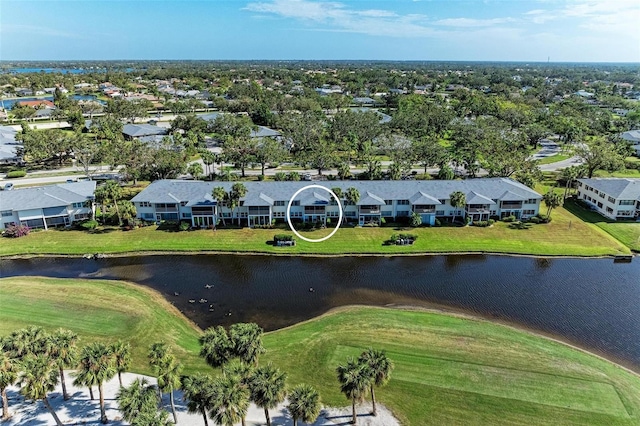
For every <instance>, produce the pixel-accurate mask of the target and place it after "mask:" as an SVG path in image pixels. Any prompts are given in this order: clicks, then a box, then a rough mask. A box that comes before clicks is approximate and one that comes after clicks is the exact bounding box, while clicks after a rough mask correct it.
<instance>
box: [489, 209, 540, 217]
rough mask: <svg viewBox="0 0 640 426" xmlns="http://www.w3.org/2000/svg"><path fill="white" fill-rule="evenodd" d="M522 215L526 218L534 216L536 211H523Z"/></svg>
mask: <svg viewBox="0 0 640 426" xmlns="http://www.w3.org/2000/svg"><path fill="white" fill-rule="evenodd" d="M522 214H523V215H524V216H533V215H534V214H536V211H535V210H523V211H522ZM492 216H493V215H492Z"/></svg>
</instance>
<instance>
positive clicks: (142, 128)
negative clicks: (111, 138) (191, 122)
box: [122, 124, 167, 138]
mask: <svg viewBox="0 0 640 426" xmlns="http://www.w3.org/2000/svg"><path fill="white" fill-rule="evenodd" d="M122 133H123V134H125V135H127V136H129V137H132V138H139V137H142V136H151V135H166V134H167V129H165V128H164V127H158V126H153V125H151V124H125V125H124V126H123V127H122Z"/></svg>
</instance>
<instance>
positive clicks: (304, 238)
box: [286, 185, 342, 243]
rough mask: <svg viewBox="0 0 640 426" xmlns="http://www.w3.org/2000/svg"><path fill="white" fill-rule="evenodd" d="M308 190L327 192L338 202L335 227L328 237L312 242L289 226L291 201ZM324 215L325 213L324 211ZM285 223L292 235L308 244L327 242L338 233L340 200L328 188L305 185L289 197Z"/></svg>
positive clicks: (340, 219) (340, 212)
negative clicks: (316, 189)
mask: <svg viewBox="0 0 640 426" xmlns="http://www.w3.org/2000/svg"><path fill="white" fill-rule="evenodd" d="M310 188H318V189H323V190H325V191H327V192H328V193H329V194H331V195H332V196H333V198H335V199H336V201H337V202H338V213H339V214H338V223H337V225H336V227H335V229H334V230H333V231H331V233H330V234H329V235H327V236H326V237H322V238H320V239H318V240H312V239H311V238H307V237H303V236H302V235H300V233H299V232H298V231H296V229H295V228H294V227H293V224H291V214H290V213H291V205H292V204H293V199H294V198H296V197H297V196H298V194H300V193H301V192H302V191H304V190H307V189H310ZM325 214H326V211H325ZM286 215H287V223H288V224H289V228H291V230H292V231H293V233H294V234H296V236H298V237H299V238H300V239H301V240H305V241H308V242H310V243H321V242H322V241H325V240H328V239H329V238H331V237H333V234H335V233H336V232H337V231H338V228H340V224H341V223H342V204H341V203H340V199H339V198H338V196H337V195H336V194H334V193H333V191H332V190H330V189H329V188H325V187H324V186H322V185H307V186H303V187H302V188H300V189H298V190H297V191H296V192H295V194H293V196H292V197H291V199H290V200H289V204H287V212H286Z"/></svg>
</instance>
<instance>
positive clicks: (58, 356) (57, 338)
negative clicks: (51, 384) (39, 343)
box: [49, 328, 78, 401]
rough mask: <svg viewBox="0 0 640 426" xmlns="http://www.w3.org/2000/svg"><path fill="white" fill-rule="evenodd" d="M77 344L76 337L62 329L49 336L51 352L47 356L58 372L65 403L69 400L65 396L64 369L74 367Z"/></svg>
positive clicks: (71, 332) (66, 395) (67, 395)
mask: <svg viewBox="0 0 640 426" xmlns="http://www.w3.org/2000/svg"><path fill="white" fill-rule="evenodd" d="M77 342H78V335H77V334H76V333H74V332H73V331H70V330H65V329H63V328H60V329H58V330H57V331H56V332H55V333H53V334H52V335H51V352H50V354H49V356H50V358H51V359H52V360H53V362H54V363H55V364H56V365H57V366H58V370H59V371H60V383H61V384H62V395H63V398H64V400H65V401H67V400H68V399H69V394H67V384H66V382H65V379H64V368H65V367H66V368H69V367H73V366H75V363H76V359H77V357H78V348H77V346H76V343H77Z"/></svg>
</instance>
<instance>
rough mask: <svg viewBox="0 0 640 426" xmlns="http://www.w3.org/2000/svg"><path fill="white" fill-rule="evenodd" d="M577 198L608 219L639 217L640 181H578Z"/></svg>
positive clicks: (609, 179) (600, 179)
mask: <svg viewBox="0 0 640 426" xmlns="http://www.w3.org/2000/svg"><path fill="white" fill-rule="evenodd" d="M577 186H578V198H579V199H580V200H582V201H583V202H585V203H587V204H588V205H590V206H591V207H592V208H593V210H595V211H597V212H598V213H600V214H601V215H603V216H605V217H608V218H609V219H613V220H618V219H638V217H640V179H631V178H592V179H578V184H577Z"/></svg>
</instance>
